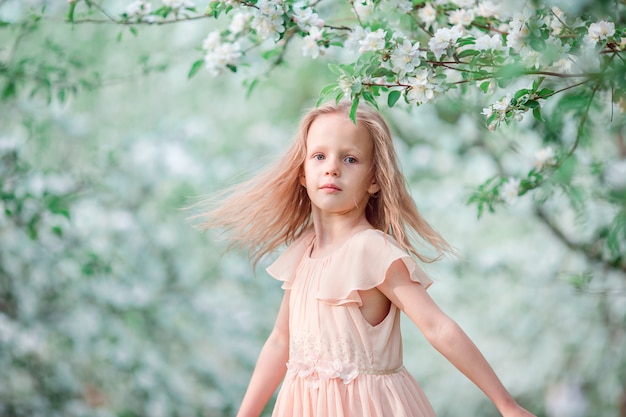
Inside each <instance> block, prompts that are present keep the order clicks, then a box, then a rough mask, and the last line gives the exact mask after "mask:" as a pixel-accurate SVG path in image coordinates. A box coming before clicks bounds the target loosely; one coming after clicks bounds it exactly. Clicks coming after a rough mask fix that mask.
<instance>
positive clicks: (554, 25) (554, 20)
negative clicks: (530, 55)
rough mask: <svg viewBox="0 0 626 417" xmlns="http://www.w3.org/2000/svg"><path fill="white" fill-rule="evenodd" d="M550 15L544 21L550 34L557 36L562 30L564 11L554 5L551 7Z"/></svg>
mask: <svg viewBox="0 0 626 417" xmlns="http://www.w3.org/2000/svg"><path fill="white" fill-rule="evenodd" d="M551 11H552V16H551V17H550V18H549V19H548V21H547V22H546V23H547V25H548V26H549V27H550V31H551V32H552V35H554V36H558V35H560V34H561V32H562V31H563V20H565V13H563V11H562V10H561V9H559V8H558V7H556V6H554V7H553V8H552V9H551Z"/></svg>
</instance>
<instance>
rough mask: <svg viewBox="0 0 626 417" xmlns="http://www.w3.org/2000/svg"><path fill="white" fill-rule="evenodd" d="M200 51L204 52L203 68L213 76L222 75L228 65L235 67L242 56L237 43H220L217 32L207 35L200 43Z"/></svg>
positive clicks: (220, 39)
mask: <svg viewBox="0 0 626 417" xmlns="http://www.w3.org/2000/svg"><path fill="white" fill-rule="evenodd" d="M202 49H204V50H205V51H206V53H205V55H204V64H205V67H206V69H207V70H208V71H209V73H210V74H211V75H213V76H217V75H220V74H221V73H223V72H224V71H225V70H226V69H227V67H228V66H229V65H236V64H237V60H238V59H239V58H240V57H241V55H242V53H241V46H240V45H239V43H238V42H222V38H221V36H220V33H219V31H213V32H211V33H209V34H208V35H207V37H206V38H205V39H204V42H203V43H202Z"/></svg>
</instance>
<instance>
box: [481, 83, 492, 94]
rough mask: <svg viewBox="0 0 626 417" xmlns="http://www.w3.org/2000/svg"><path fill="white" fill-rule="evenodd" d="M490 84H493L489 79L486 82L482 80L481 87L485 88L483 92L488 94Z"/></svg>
mask: <svg viewBox="0 0 626 417" xmlns="http://www.w3.org/2000/svg"><path fill="white" fill-rule="evenodd" d="M490 84H491V82H489V81H485V82H482V83H481V84H480V89H481V90H483V93H485V94H487V91H489V85H490Z"/></svg>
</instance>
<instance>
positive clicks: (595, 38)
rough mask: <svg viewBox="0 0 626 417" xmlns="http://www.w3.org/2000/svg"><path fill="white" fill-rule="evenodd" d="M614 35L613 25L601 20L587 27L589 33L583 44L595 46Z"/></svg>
mask: <svg viewBox="0 0 626 417" xmlns="http://www.w3.org/2000/svg"><path fill="white" fill-rule="evenodd" d="M613 35H615V23H613V22H607V21H606V20H602V21H600V22H598V23H592V24H590V25H589V31H588V33H587V36H585V42H586V43H588V44H591V45H595V44H597V43H598V42H600V41H605V40H607V39H608V38H609V37H611V36H613Z"/></svg>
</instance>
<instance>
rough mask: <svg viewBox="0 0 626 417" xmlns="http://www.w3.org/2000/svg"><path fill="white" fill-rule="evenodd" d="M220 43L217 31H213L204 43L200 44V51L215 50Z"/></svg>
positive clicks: (220, 38) (220, 39)
mask: <svg viewBox="0 0 626 417" xmlns="http://www.w3.org/2000/svg"><path fill="white" fill-rule="evenodd" d="M221 43H222V37H221V36H220V33H219V31H217V30H214V31H213V32H211V33H209V34H208V35H207V37H206V38H204V41H203V42H202V49H204V50H212V49H215V48H217V47H218V46H219V45H220V44H221Z"/></svg>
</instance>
